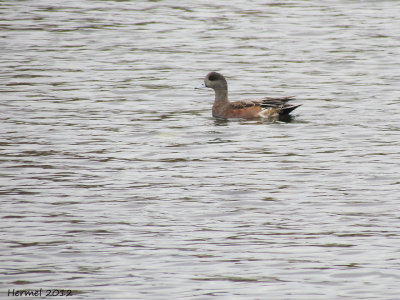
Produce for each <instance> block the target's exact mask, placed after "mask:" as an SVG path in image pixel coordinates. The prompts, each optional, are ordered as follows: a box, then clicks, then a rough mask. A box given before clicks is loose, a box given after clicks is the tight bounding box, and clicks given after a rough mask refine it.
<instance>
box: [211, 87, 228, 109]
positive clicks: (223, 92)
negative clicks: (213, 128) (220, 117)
mask: <svg viewBox="0 0 400 300" xmlns="http://www.w3.org/2000/svg"><path fill="white" fill-rule="evenodd" d="M228 103H229V100H228V89H227V88H225V89H216V90H215V100H214V106H220V105H225V104H228Z"/></svg>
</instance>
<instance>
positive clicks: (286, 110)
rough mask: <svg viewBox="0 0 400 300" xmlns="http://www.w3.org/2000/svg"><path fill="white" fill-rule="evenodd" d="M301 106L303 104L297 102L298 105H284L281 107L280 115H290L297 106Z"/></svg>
mask: <svg viewBox="0 0 400 300" xmlns="http://www.w3.org/2000/svg"><path fill="white" fill-rule="evenodd" d="M299 106H301V104H297V105H284V106H283V107H282V108H281V109H280V111H279V115H280V116H284V115H288V114H290V113H291V112H292V111H294V110H295V109H296V108H298V107H299Z"/></svg>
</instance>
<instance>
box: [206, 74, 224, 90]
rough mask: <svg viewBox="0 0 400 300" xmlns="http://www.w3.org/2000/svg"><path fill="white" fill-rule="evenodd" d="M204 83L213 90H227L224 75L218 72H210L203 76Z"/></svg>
mask: <svg viewBox="0 0 400 300" xmlns="http://www.w3.org/2000/svg"><path fill="white" fill-rule="evenodd" d="M204 84H205V86H206V87H208V88H212V89H214V90H227V89H228V83H227V82H226V79H225V77H224V76H223V75H222V74H220V73H218V72H210V73H208V74H207V75H206V78H204Z"/></svg>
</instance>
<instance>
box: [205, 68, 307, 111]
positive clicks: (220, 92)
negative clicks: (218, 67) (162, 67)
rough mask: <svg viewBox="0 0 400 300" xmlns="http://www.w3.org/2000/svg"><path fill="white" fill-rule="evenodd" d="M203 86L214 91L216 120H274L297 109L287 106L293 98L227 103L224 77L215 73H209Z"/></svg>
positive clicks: (226, 84) (226, 86)
mask: <svg viewBox="0 0 400 300" xmlns="http://www.w3.org/2000/svg"><path fill="white" fill-rule="evenodd" d="M204 86H205V87H209V88H212V89H213V90H214V91H215V100H214V105H213V108H212V114H213V116H214V117H217V118H243V119H254V118H274V117H280V116H287V115H288V114H289V113H290V112H291V111H293V110H294V109H296V108H297V107H299V106H300V105H301V104H298V105H291V104H288V103H287V102H289V101H290V100H293V99H294V98H293V97H282V98H271V97H265V98H261V99H255V100H241V101H235V102H229V100H228V83H227V82H226V79H225V77H224V76H223V75H222V74H220V73H217V72H210V73H208V74H207V76H206V77H205V79H204Z"/></svg>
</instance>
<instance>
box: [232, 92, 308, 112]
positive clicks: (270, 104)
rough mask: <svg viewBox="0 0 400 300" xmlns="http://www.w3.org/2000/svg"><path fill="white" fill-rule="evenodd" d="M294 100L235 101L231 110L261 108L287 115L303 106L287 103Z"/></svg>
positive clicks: (268, 98) (271, 98)
mask: <svg viewBox="0 0 400 300" xmlns="http://www.w3.org/2000/svg"><path fill="white" fill-rule="evenodd" d="M293 99H294V97H291V96H290V97H281V98H274V97H265V98H261V99H253V100H241V101H235V102H231V103H230V105H231V109H234V110H235V109H245V108H251V107H259V109H261V108H263V109H265V110H270V113H271V114H279V115H286V114H289V113H290V112H291V111H292V110H294V109H296V108H297V107H299V106H301V104H298V105H292V104H288V103H287V102H289V101H290V100H293Z"/></svg>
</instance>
